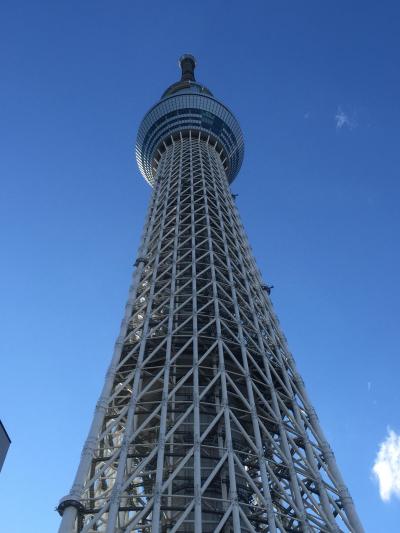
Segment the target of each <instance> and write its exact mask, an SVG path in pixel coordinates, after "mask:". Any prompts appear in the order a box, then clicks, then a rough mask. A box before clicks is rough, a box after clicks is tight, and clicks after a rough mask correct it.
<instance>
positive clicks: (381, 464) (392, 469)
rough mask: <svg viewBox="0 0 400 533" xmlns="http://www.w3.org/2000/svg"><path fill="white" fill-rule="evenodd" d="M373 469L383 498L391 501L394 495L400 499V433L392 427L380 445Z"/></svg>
mask: <svg viewBox="0 0 400 533" xmlns="http://www.w3.org/2000/svg"><path fill="white" fill-rule="evenodd" d="M372 471H373V473H374V474H375V476H376V477H377V479H378V481H379V493H380V496H381V498H382V500H383V501H389V500H390V498H391V497H392V496H396V497H397V498H399V499H400V435H397V434H396V432H395V431H393V430H392V429H390V428H388V435H387V437H386V439H385V440H384V441H383V442H381V444H380V446H379V451H378V455H377V456H376V459H375V464H374V466H373V469H372Z"/></svg>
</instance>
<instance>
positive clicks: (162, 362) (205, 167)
mask: <svg viewBox="0 0 400 533" xmlns="http://www.w3.org/2000/svg"><path fill="white" fill-rule="evenodd" d="M180 66H181V69H182V78H181V80H180V81H178V82H177V83H174V84H173V85H171V86H170V87H169V88H168V89H167V90H166V91H165V92H164V94H163V95H162V97H161V100H160V101H159V102H158V103H157V104H156V105H155V106H153V107H152V108H151V109H150V111H149V112H148V113H147V115H146V116H145V118H144V119H143V122H142V123H141V126H140V129H139V134H138V139H137V147H136V157H137V162H138V165H139V167H140V170H141V172H142V174H143V176H144V177H145V179H146V180H147V181H148V182H149V183H150V185H151V186H152V187H153V194H152V197H151V200H150V206H149V210H148V213H147V216H146V221H145V227H144V232H143V237H142V241H141V244H140V249H139V253H138V256H137V259H136V263H135V267H136V268H135V271H134V274H133V282H132V285H131V287H130V291H129V298H128V302H127V304H126V312H125V318H124V319H123V321H122V326H121V332H120V335H119V337H118V339H117V342H116V345H115V350H114V355H113V358H112V361H111V365H110V368H109V370H108V372H107V374H106V380H105V384H104V387H103V390H102V393H101V396H100V399H99V401H98V403H97V406H96V410H95V413H94V417H93V421H92V424H91V427H90V431H89V435H88V438H87V440H86V443H85V446H84V448H83V453H82V458H81V461H80V464H79V468H78V472H77V474H76V477H75V480H74V483H73V486H72V489H71V492H70V494H69V495H68V496H66V497H64V498H63V499H62V500H61V502H60V504H59V506H58V511H59V513H60V514H61V515H62V522H61V526H60V529H59V533H72V532H73V533H78V532H82V533H94V532H96V533H98V532H102V533H128V532H135V533H138V532H140V533H150V532H151V533H175V532H180V533H183V532H187V533H191V532H194V533H219V532H221V533H231V532H233V533H240V532H246V533H258V532H270V533H276V532H279V533H284V532H285V533H289V532H291V533H294V532H306V533H316V532H318V533H320V532H343V531H345V532H349V531H350V532H353V533H362V532H363V527H362V525H361V523H360V520H359V518H358V516H357V513H356V510H355V507H354V504H353V501H352V499H351V497H350V495H349V492H348V490H347V488H346V486H345V484H344V482H343V479H342V476H341V474H340V472H339V469H338V467H337V465H336V461H335V458H334V455H333V453H332V451H331V449H330V447H329V444H328V443H327V441H326V439H325V437H324V434H323V432H322V430H321V427H320V425H319V421H318V418H317V415H316V413H315V411H314V409H313V407H312V406H311V404H310V402H309V400H308V396H307V393H306V391H305V388H304V383H303V381H302V379H301V377H300V375H299V374H298V372H297V370H296V367H295V363H294V361H293V358H292V355H291V354H290V352H289V350H288V348H287V345H286V340H285V336H284V335H283V333H282V331H281V330H280V327H279V322H278V320H277V318H276V316H275V313H274V311H273V309H272V305H271V302H270V299H269V287H268V286H266V285H264V283H263V281H262V279H261V276H260V273H259V271H258V269H257V267H256V264H255V261H254V258H253V256H252V252H251V249H250V246H249V243H248V241H247V237H246V235H245V232H244V230H243V226H242V224H241V221H240V218H239V214H238V211H237V209H236V207H235V203H234V200H233V198H232V193H231V191H230V188H229V184H230V183H231V182H232V181H233V179H234V178H235V176H236V175H237V173H238V171H239V169H240V166H241V163H242V160H243V153H244V147H243V138H242V132H241V130H240V126H239V124H238V122H237V120H236V119H235V117H234V115H233V114H232V113H231V111H229V109H227V107H226V106H225V105H223V104H222V103H221V102H219V101H218V100H217V99H216V98H214V96H213V95H212V93H211V92H210V91H209V90H208V89H207V88H206V87H204V86H203V85H201V84H200V83H198V82H196V81H195V77H194V68H195V59H194V58H193V57H192V56H190V55H184V56H183V57H182V58H181V60H180Z"/></svg>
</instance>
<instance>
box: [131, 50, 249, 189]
mask: <svg viewBox="0 0 400 533" xmlns="http://www.w3.org/2000/svg"><path fill="white" fill-rule="evenodd" d="M179 64H180V67H181V70H182V77H181V79H180V80H179V81H178V82H176V83H174V84H173V85H171V86H170V87H168V89H167V90H166V91H165V92H164V93H163V95H162V96H161V100H160V101H159V102H158V103H157V104H155V105H154V106H153V107H152V108H151V109H150V110H149V111H148V112H147V114H146V115H145V117H144V119H143V120H142V123H141V124H140V127H139V131H138V136H137V140H136V161H137V163H138V166H139V169H140V171H141V173H142V174H143V176H144V178H145V179H146V180H147V181H148V182H149V183H150V185H154V176H155V173H156V171H157V166H158V162H159V160H160V157H161V155H162V152H163V151H164V149H165V146H166V145H168V144H170V143H171V142H172V139H174V138H180V136H181V135H182V136H186V135H189V132H190V131H191V132H192V133H193V132H194V133H197V134H199V135H201V137H203V138H204V139H210V141H211V142H214V143H215V145H216V148H217V150H218V152H220V154H221V159H222V161H223V164H224V167H225V170H226V174H227V177H228V180H229V182H230V183H231V182H232V181H233V180H234V179H235V177H236V175H237V173H238V172H239V170H240V167H241V165H242V161H243V156H244V143H243V134H242V130H241V128H240V126H239V123H238V121H237V120H236V118H235V116H234V115H233V113H232V112H231V111H230V110H229V109H228V108H227V107H226V106H225V105H224V104H222V103H221V102H220V101H219V100H217V99H216V98H215V97H214V96H213V94H212V93H211V91H210V90H209V89H207V87H204V85H201V84H200V83H198V82H197V81H196V79H195V77H194V69H195V66H196V60H195V58H194V57H193V56H192V55H189V54H186V55H183V56H182V57H181V58H180V60H179Z"/></svg>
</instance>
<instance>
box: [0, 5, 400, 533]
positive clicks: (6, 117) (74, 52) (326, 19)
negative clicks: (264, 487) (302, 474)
mask: <svg viewBox="0 0 400 533" xmlns="http://www.w3.org/2000/svg"><path fill="white" fill-rule="evenodd" d="M399 27H400V7H399V4H398V2H390V1H384V2H372V1H353V2H347V1H344V0H342V1H326V2H321V1H305V2H288V1H274V2H272V1H258V2H247V3H244V2H242V1H240V2H239V1H232V0H229V1H216V0H213V1H208V0H207V1H204V0H203V1H201V2H190V1H187V0H186V1H176V0H173V1H172V0H171V1H170V2H159V1H151V2H149V1H148V2H136V1H134V0H119V1H117V2H110V1H109V2H106V1H104V0H96V1H85V2H82V1H79V2H78V1H69V2H54V1H47V2H44V1H42V2H41V1H37V2H28V1H23V0H21V1H18V0H14V1H6V2H3V4H2V8H1V15H0V39H1V46H0V59H1V72H0V77H1V82H0V99H1V105H0V135H1V145H0V146H1V148H0V151H1V158H0V177H1V189H0V191H1V192H0V198H1V200H0V202H1V205H0V223H1V246H0V252H1V254H2V259H1V262H0V284H1V310H0V311H1V316H2V320H1V330H2V332H1V336H0V343H1V367H0V379H1V385H0V417H1V418H2V419H3V422H4V424H5V426H6V427H7V429H8V431H9V433H10V436H11V438H12V441H13V442H12V446H11V448H10V451H9V455H8V457H7V460H6V463H5V465H4V468H3V471H2V472H1V474H0V516H1V526H0V529H1V531H4V532H5V533H21V532H23V531H24V532H26V531H28V530H29V532H30V533H31V532H32V533H36V532H38V533H52V532H54V531H56V529H57V526H58V522H59V519H58V515H57V514H56V513H55V512H54V510H53V509H54V507H55V506H56V505H57V503H58V500H59V498H60V497H61V496H63V495H65V494H66V493H67V492H68V490H69V488H70V485H71V483H72V480H73V476H74V474H75V470H76V468H77V465H78V460H79V456H80V452H81V447H82V444H83V441H84V439H85V437H86V433H87V431H88V428H89V423H90V419H91V416H92V413H93V409H94V406H95V403H96V401H97V397H98V394H99V392H100V388H101V386H102V383H103V377H104V374H105V371H106V368H107V364H108V361H109V359H110V357H111V353H112V349H113V343H114V340H115V337H116V335H117V332H118V330H119V325H120V320H121V318H122V315H123V309H124V304H125V298H126V294H127V290H128V285H129V282H130V273H131V270H132V263H133V262H134V259H135V256H136V249H137V246H138V241H139V236H140V233H141V231H142V224H143V220H144V214H145V210H146V207H147V202H148V199H149V195H150V188H149V187H148V185H147V184H146V183H145V182H144V180H143V178H142V177H141V176H140V174H139V171H138V169H137V167H136V163H135V161H134V156H133V146H134V141H135V137H136V131H137V128H138V125H139V122H140V120H141V119H142V117H143V115H144V113H145V112H146V111H147V109H148V108H149V107H150V106H151V105H152V104H153V103H154V102H155V101H156V100H157V99H158V98H159V96H160V94H161V93H162V92H163V90H164V89H165V88H166V87H167V85H169V84H170V83H172V82H174V81H175V80H176V79H177V77H178V75H179V72H178V67H177V59H178V57H179V56H180V55H181V54H182V53H183V52H191V53H193V54H194V55H196V56H197V58H198V69H197V77H198V79H199V80H201V81H202V82H203V83H204V84H206V85H207V86H208V87H210V89H211V90H212V91H213V92H214V94H215V95H216V96H218V97H220V98H221V99H222V100H223V101H224V102H225V103H226V104H227V105H228V106H230V107H231V108H232V109H233V111H234V112H235V114H236V115H237V117H238V119H239V121H240V123H241V125H242V128H243V131H244V135H245V139H246V155H245V162H244V165H243V168H242V170H241V172H240V174H239V177H238V178H237V180H236V181H235V182H234V184H233V187H232V188H233V192H235V193H239V197H238V199H237V202H238V206H239V209H240V212H241V214H242V218H243V221H244V224H245V227H246V230H247V232H248V234H249V238H250V241H251V244H252V246H253V250H254V253H255V256H256V259H257V261H258V264H259V266H260V268H261V271H262V273H263V275H264V278H265V280H266V281H267V282H269V283H272V284H273V285H275V289H274V290H273V295H272V296H273V301H274V304H275V307H276V309H277V312H278V314H279V317H280V320H281V323H282V325H283V328H284V330H285V333H286V335H287V337H288V340H289V344H290V347H291V349H292V351H293V354H294V356H295V358H296V360H297V363H298V366H299V368H300V370H301V373H302V374H303V377H304V379H305V382H306V385H307V387H308V390H309V393H310V396H311V398H312V400H313V402H314V404H315V406H316V409H317V411H318V413H319V416H320V419H321V422H322V424H323V427H324V429H325V431H326V434H327V436H328V438H329V440H330V442H331V444H332V446H333V448H334V451H335V453H336V456H337V460H338V462H339V465H340V467H341V470H342V472H343V475H344V478H345V480H346V482H347V484H348V486H349V488H350V490H351V492H352V494H353V497H354V499H355V502H356V504H357V507H358V510H359V513H360V515H361V518H362V520H363V522H364V524H365V527H366V531H367V532H368V533H386V532H390V533H391V532H395V531H399V528H400V526H399V517H400V501H399V500H396V499H393V500H392V501H391V502H389V503H384V502H382V501H381V500H380V498H379V491H378V484H377V482H376V481H375V480H374V479H373V477H372V474H371V468H372V465H373V462H374V459H375V456H376V453H377V450H378V446H379V443H380V442H381V441H382V440H383V439H384V438H385V435H386V433H387V426H390V427H391V428H393V429H394V430H395V431H397V432H399V431H400V414H399V413H400V411H399V406H400V392H399V386H398V383H399V374H400V357H399V355H400V354H399V318H400V317H399V301H400V290H399V270H400V264H399V263H400V253H399V245H398V241H399V225H400V221H399V218H400V213H399V211H400V210H399V193H400V183H399V169H400V150H399V123H400V106H399V94H400V87H399V85H400V74H399V56H398V54H399V48H400V32H399Z"/></svg>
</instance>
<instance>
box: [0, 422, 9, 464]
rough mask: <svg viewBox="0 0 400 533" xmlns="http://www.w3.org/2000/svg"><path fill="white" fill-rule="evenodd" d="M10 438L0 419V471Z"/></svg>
mask: <svg viewBox="0 0 400 533" xmlns="http://www.w3.org/2000/svg"><path fill="white" fill-rule="evenodd" d="M10 444H11V439H10V437H9V436H8V433H7V431H6V428H5V427H4V426H3V423H2V421H1V420H0V472H1V469H2V468H3V464H4V461H5V459H6V455H7V452H8V448H9V447H10Z"/></svg>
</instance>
